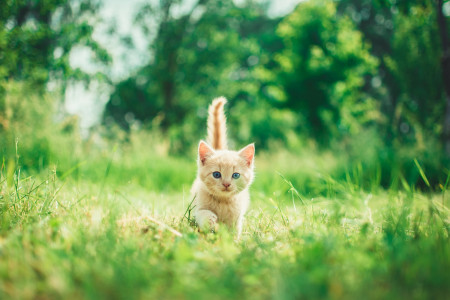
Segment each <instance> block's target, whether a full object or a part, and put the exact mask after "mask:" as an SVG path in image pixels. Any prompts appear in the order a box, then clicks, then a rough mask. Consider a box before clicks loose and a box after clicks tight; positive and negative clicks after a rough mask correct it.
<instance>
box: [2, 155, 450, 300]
mask: <svg viewBox="0 0 450 300" xmlns="http://www.w3.org/2000/svg"><path fill="white" fill-rule="evenodd" d="M155 155H156V154H155ZM155 155H154V156H151V155H150V156H148V155H147V154H145V153H133V154H132V155H127V156H125V155H123V154H121V153H120V151H119V150H117V151H116V150H113V151H110V152H109V153H108V154H105V155H104V156H98V157H93V158H88V159H86V160H84V161H79V162H77V163H76V164H73V166H72V167H71V168H70V167H66V169H65V170H59V169H58V168H56V167H49V168H43V169H42V170H41V172H40V173H39V174H35V175H33V176H29V175H27V174H25V173H26V172H25V173H24V172H22V173H21V170H20V168H19V167H18V166H19V165H20V162H18V163H10V164H8V162H6V163H5V162H4V163H3V166H2V169H1V179H0V182H1V187H0V188H1V192H0V214H1V218H0V299H58V298H62V299H301V298H307V299H318V298H320V299H323V298H325V299H361V298H369V299H399V298H401V299H448V297H449V295H450V272H449V270H450V243H449V241H450V239H449V230H450V211H449V209H448V207H449V205H450V201H449V196H448V194H446V191H447V193H448V177H447V182H445V178H444V181H443V183H442V185H441V186H440V187H437V188H433V187H429V188H427V189H426V190H424V191H422V192H420V191H417V190H416V188H415V187H414V186H408V184H406V183H404V184H403V186H402V188H393V187H392V188H390V189H382V188H380V187H379V185H378V181H377V179H376V175H370V174H369V178H373V180H372V182H370V180H369V182H365V181H364V180H366V181H367V179H365V178H367V176H365V173H364V170H363V169H361V168H358V167H356V168H355V169H353V170H352V171H348V172H347V173H346V176H344V177H343V178H340V179H339V178H335V177H333V176H332V175H330V174H332V172H331V171H330V170H331V169H332V168H333V167H334V166H335V165H336V164H337V163H336V161H335V160H332V159H327V158H326V156H323V157H321V158H320V159H315V160H314V159H311V157H312V154H310V153H309V154H308V153H297V154H295V155H293V154H287V153H282V152H280V153H278V154H272V155H267V154H266V155H265V154H261V155H260V156H258V157H257V160H256V165H257V176H256V181H255V184H254V186H253V188H252V203H251V207H250V210H249V212H248V214H247V217H246V223H245V225H244V232H243V236H242V239H241V240H239V241H235V240H234V238H233V236H231V235H230V233H229V232H228V231H227V230H226V229H225V228H219V230H218V232H217V233H215V234H213V233H208V234H203V233H199V232H198V231H197V229H196V228H195V227H193V226H192V225H191V222H190V220H189V219H190V218H189V203H190V201H191V199H190V198H189V188H190V184H191V182H192V180H193V178H194V176H195V168H196V166H195V162H194V161H193V160H192V161H191V160H188V159H183V158H171V157H167V156H160V157H159V156H155ZM412 163H413V162H412ZM417 170H418V173H420V172H421V169H420V164H419V163H417ZM422 176H423V180H424V182H426V174H425V172H424V173H423V174H422ZM425 186H426V185H425Z"/></svg>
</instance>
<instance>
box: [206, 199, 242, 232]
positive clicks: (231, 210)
mask: <svg viewBox="0 0 450 300" xmlns="http://www.w3.org/2000/svg"><path fill="white" fill-rule="evenodd" d="M234 200H237V199H234ZM211 206H212V207H211V210H212V211H213V212H214V213H215V214H216V215H217V218H218V221H219V222H223V223H225V224H226V225H228V226H232V225H234V224H235V223H236V221H237V220H238V218H239V216H240V215H241V214H242V213H243V207H242V203H239V202H238V201H217V200H213V201H211Z"/></svg>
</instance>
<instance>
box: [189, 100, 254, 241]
mask: <svg viewBox="0 0 450 300" xmlns="http://www.w3.org/2000/svg"><path fill="white" fill-rule="evenodd" d="M226 102H227V100H226V99H225V98H224V97H220V98H216V99H214V101H213V102H212V104H211V105H210V106H209V111H208V114H209V115H208V143H205V142H204V141H200V144H199V146H198V173H197V178H196V179H195V181H194V184H193V186H192V189H191V193H192V194H193V196H195V200H194V205H195V207H194V216H195V220H196V222H197V224H198V225H199V226H200V229H201V230H213V229H214V228H215V227H216V224H217V222H220V223H224V224H225V225H227V226H228V227H229V228H236V229H237V233H238V237H239V236H240V234H241V231H242V222H243V218H244V214H245V212H246V211H247V208H248V205H249V203H250V194H249V191H248V188H249V186H250V184H251V183H252V181H253V167H254V163H253V162H254V156H255V145H254V144H250V145H248V146H246V147H244V148H243V149H241V150H240V151H231V150H227V137H226V119H225V114H224V111H223V106H224V105H225V103H226Z"/></svg>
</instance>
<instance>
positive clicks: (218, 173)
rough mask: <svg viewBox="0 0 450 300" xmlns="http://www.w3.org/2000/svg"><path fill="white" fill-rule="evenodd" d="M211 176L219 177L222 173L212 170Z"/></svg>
mask: <svg viewBox="0 0 450 300" xmlns="http://www.w3.org/2000/svg"><path fill="white" fill-rule="evenodd" d="M213 177H214V178H220V177H222V174H220V172H213Z"/></svg>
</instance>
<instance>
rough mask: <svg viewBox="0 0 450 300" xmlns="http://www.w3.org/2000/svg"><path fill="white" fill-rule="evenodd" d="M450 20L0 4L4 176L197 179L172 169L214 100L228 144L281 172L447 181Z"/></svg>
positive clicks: (366, 13)
mask: <svg viewBox="0 0 450 300" xmlns="http://www.w3.org/2000/svg"><path fill="white" fill-rule="evenodd" d="M448 16H450V2H447V1H442V0H411V1H399V0H358V1H357V0H335V1H331V0H316V1H299V0H290V1H275V0H273V1H264V0H261V1H256V0H255V1H251V0H249V1H246V0H240V1H231V0H228V1H222V0H217V1H209V0H198V1H196V0H160V1H156V0H155V1H152V0H148V1H141V0H133V1H119V0H113V1H106V0H104V1H96V0H80V1H75V0H73V1H69V0H54V1H34V0H7V1H1V2H0V151H1V154H0V156H1V157H2V159H3V163H2V170H6V172H9V171H8V170H14V169H15V168H16V167H17V165H20V166H21V168H22V170H23V172H26V173H29V174H33V173H39V172H45V170H47V169H48V168H55V170H56V172H58V174H59V175H61V176H69V175H70V176H75V177H77V178H83V176H90V177H91V178H96V177H95V176H97V175H96V174H98V179H99V180H100V179H101V178H103V177H104V176H105V173H104V172H105V171H104V167H105V166H106V165H108V163H110V162H111V161H112V158H111V157H112V156H114V157H115V159H116V161H117V165H116V169H115V170H116V173H117V181H120V180H123V177H124V174H127V175H126V177H128V178H132V177H133V176H136V177H138V178H141V179H136V180H137V181H141V180H142V184H143V185H149V184H150V185H151V184H153V185H155V187H156V186H163V187H164V188H167V186H166V185H167V184H169V185H170V179H169V178H170V177H171V176H173V175H171V174H165V175H161V174H162V173H161V172H162V171H164V170H165V167H164V164H163V165H162V166H161V167H160V169H155V172H159V173H158V174H160V175H161V176H160V177H161V183H160V185H157V184H156V183H149V182H148V181H146V180H145V179H142V178H145V176H146V175H145V174H146V173H148V172H151V171H152V170H153V169H152V168H153V167H154V164H155V161H156V160H159V158H165V159H166V161H167V162H169V161H170V162H173V164H174V165H175V167H174V168H175V169H176V166H177V165H181V166H184V165H187V166H188V167H186V168H188V169H189V168H191V169H192V170H190V169H189V172H190V173H193V174H192V176H191V177H193V176H194V175H195V164H194V163H192V164H188V163H185V164H184V165H183V163H181V161H183V162H187V161H189V162H194V160H195V157H196V153H195V152H196V147H197V143H198V141H199V139H201V138H204V137H205V135H206V126H205V125H206V117H207V106H208V105H209V103H210V102H211V100H212V99H213V98H215V97H217V96H222V95H223V96H225V97H227V98H228V100H229V103H228V105H227V108H226V110H227V114H228V128H229V138H230V144H231V145H232V147H233V148H239V147H242V146H244V145H246V144H248V143H250V142H255V143H256V148H257V151H258V153H259V154H260V160H261V161H264V162H261V164H264V163H266V164H268V165H270V162H272V163H273V165H272V167H273V169H275V170H280V169H283V167H282V166H285V170H284V172H289V169H290V168H293V166H294V165H295V168H294V169H295V171H292V172H293V173H292V177H295V176H297V178H302V177H301V176H300V177H299V173H301V172H302V170H303V171H304V169H305V168H315V167H317V166H323V168H324V169H323V170H325V172H326V173H327V174H330V175H332V176H335V177H336V178H346V177H348V176H349V174H357V176H358V177H361V181H362V182H364V180H366V181H367V182H370V184H373V183H374V182H375V183H376V184H377V185H382V186H385V187H392V186H398V185H403V186H408V185H418V186H419V187H420V186H421V185H423V184H424V182H423V181H422V180H421V176H420V174H419V169H418V168H417V164H415V163H414V160H415V159H416V160H417V161H418V162H419V163H420V165H421V166H422V168H423V169H424V170H425V173H426V175H427V178H428V180H429V181H430V183H431V185H433V186H437V185H439V184H443V181H445V179H446V178H447V175H448V173H449V166H450V160H449V157H450V46H449V24H450V20H449V17H448ZM280 153H281V154H280ZM274 155H280V156H281V158H279V160H273V159H272V157H273V156H274ZM300 158H301V160H300ZM99 166H101V167H99ZM305 166H306V167H305ZM107 170H108V171H109V169H108V168H107ZM11 172H13V171H11ZM11 172H10V173H11ZM11 174H12V173H11ZM164 176H166V177H164ZM189 176H190V175H189ZM355 176H356V175H355ZM164 178H165V179H164ZM180 180H183V179H180ZM190 180H191V178H190V177H189V178H188V180H186V182H188V181H190ZM298 180H299V183H298V184H299V185H304V181H302V180H303V179H298ZM176 182H178V181H174V185H173V188H176V186H177V184H176ZM268 183H270V180H268ZM169 187H170V186H169Z"/></svg>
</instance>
